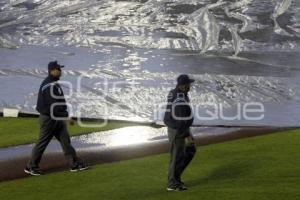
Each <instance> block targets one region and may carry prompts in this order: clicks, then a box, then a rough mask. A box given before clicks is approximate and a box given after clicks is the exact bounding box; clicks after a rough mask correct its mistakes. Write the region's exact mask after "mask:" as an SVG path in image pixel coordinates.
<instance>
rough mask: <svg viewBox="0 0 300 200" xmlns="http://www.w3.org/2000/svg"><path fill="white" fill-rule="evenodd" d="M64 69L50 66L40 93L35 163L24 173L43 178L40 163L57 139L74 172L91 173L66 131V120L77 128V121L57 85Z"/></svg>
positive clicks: (51, 63) (53, 65) (33, 159)
mask: <svg viewBox="0 0 300 200" xmlns="http://www.w3.org/2000/svg"><path fill="white" fill-rule="evenodd" d="M63 67H64V66H61V65H59V64H58V63H57V61H54V62H50V63H49V64H48V77H47V78H46V79H45V80H44V81H43V82H42V84H41V86H40V89H39V94H38V100H37V107H36V110H37V111H38V112H39V113H40V117H39V121H40V135H39V140H38V142H37V143H36V145H35V147H34V148H33V150H32V156H31V159H30V161H29V162H28V164H27V166H26V168H25V169H24V171H25V172H26V173H27V174H30V175H35V176H38V175H41V170H40V168H39V163H40V161H41V158H42V155H43V153H44V151H45V149H46V147H47V145H48V144H49V142H50V141H51V139H52V138H53V136H54V137H55V138H56V139H57V140H58V141H59V142H60V144H61V146H62V149H63V151H64V154H65V156H66V157H67V158H68V159H69V161H70V166H71V171H80V170H84V169H87V167H86V166H85V164H84V163H83V161H82V160H81V159H80V158H78V157H77V155H76V151H75V149H74V148H73V147H72V145H71V142H70V136H69V133H68V131H67V127H66V122H65V119H69V122H70V124H71V125H73V124H74V120H73V119H71V118H69V113H68V111H67V106H66V100H65V98H64V93H63V91H62V88H61V86H60V85H59V83H58V82H57V81H58V80H59V78H60V76H61V68H63Z"/></svg>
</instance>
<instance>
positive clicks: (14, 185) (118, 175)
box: [0, 119, 300, 200]
mask: <svg viewBox="0 0 300 200" xmlns="http://www.w3.org/2000/svg"><path fill="white" fill-rule="evenodd" d="M25 120H27V119H25ZM28 120H29V119H28ZM29 121H30V120H29ZM8 123H10V122H8ZM12 123H14V127H15V126H18V123H20V124H19V126H20V127H21V124H22V123H25V122H20V121H15V122H12ZM1 124H2V125H1ZM5 124H7V123H5ZM26 124H27V122H26ZM0 126H1V127H0V129H1V130H4V129H3V123H0ZM5 126H6V125H5ZM33 126H35V125H34V123H33V124H31V125H28V127H27V128H28V130H29V129H30V128H32V130H35V129H36V128H34V127H33ZM119 126H120V124H112V125H111V128H114V127H119ZM19 129H21V128H19ZM22 129H24V128H22ZM12 130H16V129H13V128H12V129H11V130H4V132H5V133H3V132H2V131H1V145H2V146H7V145H13V144H18V143H23V142H31V141H32V140H33V141H34V139H35V138H36V133H32V134H33V135H32V139H30V140H29V139H28V140H26V141H25V137H24V138H19V139H18V140H16V139H15V140H13V139H9V140H7V141H6V142H4V141H2V138H4V140H6V139H5V138H6V137H7V136H9V134H10V133H11V134H16V131H12ZM18 131H21V130H18ZM71 132H72V134H76V133H79V132H80V129H79V128H78V129H77V128H76V127H74V130H72V131H71ZM28 134H29V133H28ZM11 137H12V138H15V137H13V136H11ZM8 138H9V137H8ZM299 138H300V130H292V131H283V132H280V133H276V134H271V135H266V136H259V137H255V138H247V139H242V140H236V141H231V142H225V143H220V144H214V145H209V146H202V147H199V148H198V152H197V156H196V157H195V159H194V160H193V162H192V164H191V166H190V167H189V168H188V169H187V171H186V173H185V174H184V176H183V179H184V181H185V183H186V185H187V186H188V187H189V190H188V191H186V192H182V193H178V192H167V191H166V176H167V167H168V160H169V155H168V154H162V155H158V156H151V157H145V158H141V159H134V160H128V161H122V162H118V163H108V164H102V165H97V166H93V167H92V168H91V169H89V170H87V171H82V172H77V173H71V172H68V171H66V172H58V173H51V174H48V175H44V176H40V177H28V178H24V179H18V180H14V181H8V182H1V183H0V199H3V200H9V199H18V200H20V199H26V200H27V199H28V200H33V199H43V200H47V199H51V200H53V199H130V200H131V199H159V200H161V199H173V200H176V199H196V200H199V199H201V200H205V199H207V200H214V199H230V200H232V199H239V200H240V199H243V200H253V199H255V200H265V199H272V200H274V199H275V200H276V199H278V200H283V199H284V200H286V199H293V200H294V199H300V187H299V185H300V167H299V166H300V157H299V153H300V146H299ZM26 139H27V137H26ZM29 191H30V192H29Z"/></svg>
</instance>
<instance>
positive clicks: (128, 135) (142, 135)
mask: <svg viewBox="0 0 300 200" xmlns="http://www.w3.org/2000/svg"><path fill="white" fill-rule="evenodd" d="M164 135H166V130H165V129H164V128H159V129H157V128H152V127H149V126H133V127H126V128H120V129H114V130H110V131H103V132H97V133H92V134H88V135H82V136H79V138H78V140H79V141H80V143H84V144H93V145H99V148H110V147H117V146H128V145H134V144H144V143H147V142H152V139H153V138H157V137H160V136H164ZM103 144H104V145H103Z"/></svg>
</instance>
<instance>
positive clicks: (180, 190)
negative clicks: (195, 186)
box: [167, 185, 187, 192]
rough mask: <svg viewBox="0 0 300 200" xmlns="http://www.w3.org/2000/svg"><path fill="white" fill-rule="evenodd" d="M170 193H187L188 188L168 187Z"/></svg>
mask: <svg viewBox="0 0 300 200" xmlns="http://www.w3.org/2000/svg"><path fill="white" fill-rule="evenodd" d="M167 190H168V191H174V192H183V191H186V190H187V188H186V187H185V186H183V185H179V186H175V187H168V188H167Z"/></svg>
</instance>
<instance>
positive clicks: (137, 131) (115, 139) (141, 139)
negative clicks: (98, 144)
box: [108, 127, 149, 146]
mask: <svg viewBox="0 0 300 200" xmlns="http://www.w3.org/2000/svg"><path fill="white" fill-rule="evenodd" d="M148 139H149V130H147V129H145V128H144V127H139V128H136V127H129V128H126V129H123V130H119V131H117V132H116V134H115V135H112V136H111V137H110V138H109V141H108V145H109V146H124V145H132V144H140V143H146V142H147V140H148Z"/></svg>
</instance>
